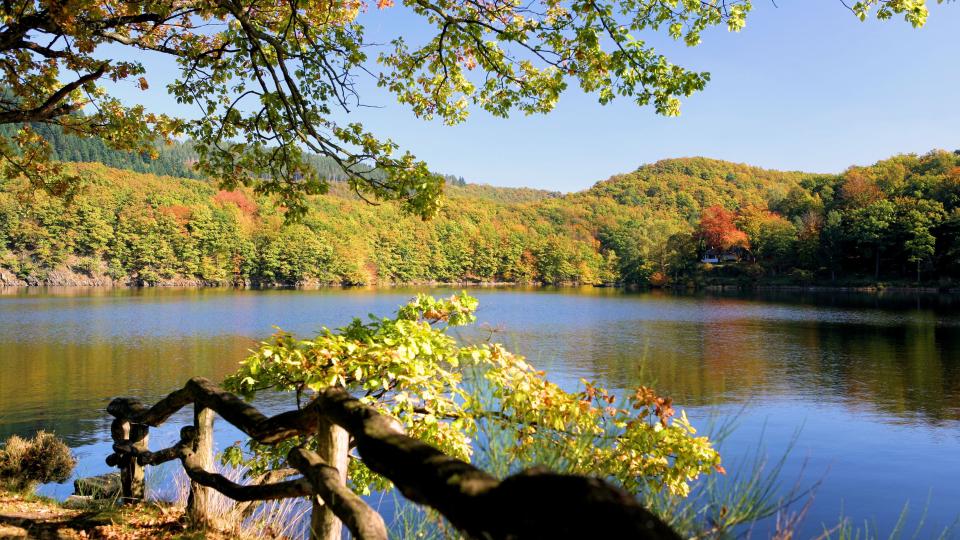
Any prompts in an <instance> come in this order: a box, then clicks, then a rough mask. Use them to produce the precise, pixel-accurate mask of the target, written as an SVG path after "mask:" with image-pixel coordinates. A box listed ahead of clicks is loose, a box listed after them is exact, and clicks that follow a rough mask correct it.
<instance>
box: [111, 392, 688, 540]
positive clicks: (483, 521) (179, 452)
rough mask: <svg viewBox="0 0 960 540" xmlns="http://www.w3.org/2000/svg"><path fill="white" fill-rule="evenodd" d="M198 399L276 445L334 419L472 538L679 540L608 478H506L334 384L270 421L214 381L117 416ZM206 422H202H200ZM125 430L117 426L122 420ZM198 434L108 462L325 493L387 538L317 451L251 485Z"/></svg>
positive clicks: (141, 414)
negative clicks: (412, 432)
mask: <svg viewBox="0 0 960 540" xmlns="http://www.w3.org/2000/svg"><path fill="white" fill-rule="evenodd" d="M191 403H193V404H194V406H195V407H197V408H198V410H204V409H207V410H210V411H215V412H216V413H217V414H219V415H220V416H221V417H222V418H224V419H225V420H227V421H228V422H230V423H231V424H233V425H234V426H236V427H237V428H239V429H240V430H241V431H243V432H244V433H246V434H247V435H248V436H249V437H251V438H252V439H255V440H256V441H258V442H260V443H263V444H276V443H278V442H280V441H283V440H285V439H287V438H290V437H293V436H295V435H312V434H314V433H316V431H317V426H318V423H319V422H320V421H321V420H323V421H328V422H331V423H333V424H336V425H338V426H340V427H342V428H343V429H344V430H346V431H347V432H348V433H349V434H350V436H351V437H352V438H353V440H354V442H355V445H356V449H357V451H358V452H359V454H360V457H361V458H362V459H363V461H364V463H365V464H366V465H367V466H368V467H369V468H370V469H371V470H373V471H374V472H377V473H379V474H381V475H383V476H384V477H386V478H387V479H389V480H390V481H392V482H393V483H394V485H395V486H396V487H397V488H398V489H399V490H400V492H401V493H403V495H404V496H406V497H407V498H408V499H410V500H411V501H413V502H416V503H419V504H424V505H427V506H430V507H432V508H434V509H436V510H437V511H438V512H440V513H441V514H442V515H443V516H444V517H445V518H446V519H447V520H449V521H450V523H451V524H452V525H453V526H455V527H456V528H458V529H460V530H461V531H463V532H464V533H466V534H467V535H468V536H470V537H474V538H489V539H504V540H506V539H524V538H571V539H573V538H576V539H580V538H637V539H646V540H661V539H663V540H679V538H680V537H679V536H678V535H677V533H676V532H675V531H673V530H672V529H671V528H670V527H669V526H668V525H666V524H665V523H664V522H663V521H661V520H660V519H659V518H657V517H656V516H655V515H654V514H652V513H650V512H649V511H648V510H646V509H645V508H644V507H643V506H642V505H640V503H639V502H638V501H637V500H636V498H635V497H633V496H632V495H630V494H629V493H627V492H626V491H624V490H622V489H620V488H618V487H615V486H613V485H612V484H610V483H608V482H605V481H603V480H601V479H598V478H590V477H584V476H576V475H565V474H556V473H553V472H550V471H546V470H542V469H531V470H527V471H524V472H521V473H519V474H516V475H513V476H510V477H508V478H506V479H504V480H502V481H500V480H498V479H497V478H495V477H493V476H492V475H490V474H488V473H486V472H484V471H482V470H480V469H478V468H476V467H474V466H473V465H471V464H469V463H467V462H465V461H462V460H459V459H456V458H454V457H451V456H448V455H446V454H444V453H443V452H441V451H440V450H438V449H437V448H434V447H433V446H431V445H429V444H427V443H425V442H423V441H420V440H418V439H414V438H412V437H409V436H408V435H407V434H406V433H405V432H404V430H403V428H402V427H401V426H400V424H399V423H398V422H397V421H396V420H394V419H392V418H390V417H387V416H385V415H382V414H380V413H379V412H377V411H376V410H375V409H373V408H372V407H369V406H367V405H364V404H363V403H361V402H360V401H359V400H358V399H356V398H354V397H352V396H351V395H350V394H349V393H348V392H347V391H346V390H344V389H342V388H328V389H326V390H324V391H322V392H320V394H319V395H318V396H317V397H316V398H315V399H314V400H313V401H311V402H310V403H309V404H308V405H307V406H306V407H304V408H302V409H299V410H296V411H289V412H285V413H281V414H278V415H276V416H272V417H267V416H265V415H263V414H262V413H260V411H258V410H257V409H256V408H255V407H253V406H252V405H250V404H248V403H246V402H244V401H243V400H242V399H240V398H239V397H237V396H235V395H233V394H230V393H228V392H224V391H222V390H221V389H219V388H218V387H217V386H216V385H214V384H213V383H211V382H210V381H208V380H206V379H202V378H195V379H191V380H190V381H188V382H187V384H186V385H185V386H184V387H183V388H182V389H180V390H177V391H175V392H173V393H171V394H170V395H168V396H167V397H166V398H164V399H162V400H161V401H159V402H158V403H157V404H156V405H154V406H153V407H149V408H148V407H145V406H144V405H142V404H141V403H140V402H139V401H138V400H136V399H132V398H117V399H115V400H113V401H112V402H111V403H110V406H109V407H108V411H109V412H110V413H111V414H112V415H114V416H115V417H117V420H118V421H120V427H122V425H123V422H132V423H136V424H141V425H144V426H156V425H159V424H161V423H163V422H164V421H165V420H167V419H168V418H170V416H171V415H173V414H174V413H176V412H177V411H178V410H180V409H181V408H183V407H185V406H187V405H189V404H191ZM198 423H199V420H198ZM115 424H117V422H115ZM197 436H198V433H197V430H196V429H195V428H193V427H188V428H184V429H183V430H181V441H180V443H178V444H177V445H175V446H174V447H172V448H167V449H164V450H160V451H158V452H153V453H151V452H149V451H148V450H146V448H145V447H143V448H137V447H136V445H134V444H132V442H131V441H129V440H127V438H126V437H124V438H121V439H117V437H116V434H115V442H114V452H115V454H113V455H111V456H109V457H108V458H107V460H108V463H111V462H112V463H114V464H123V463H125V461H124V460H127V461H126V462H134V463H137V464H140V465H145V464H153V463H161V462H163V461H168V460H170V459H173V458H172V457H171V456H176V457H179V458H180V461H181V463H182V464H183V467H184V469H185V470H186V471H187V475H188V476H189V477H190V479H191V481H193V482H196V483H197V484H199V485H202V486H206V487H210V488H213V489H215V490H217V491H219V492H220V493H223V494H224V495H226V496H228V497H230V498H232V499H234V500H238V501H252V500H266V499H277V498H287V497H301V496H308V495H318V496H320V497H321V498H322V499H323V501H324V502H325V506H326V507H327V508H329V509H330V510H331V511H332V512H333V513H334V514H335V515H336V516H337V517H338V518H339V519H341V520H343V522H344V523H345V524H346V525H347V526H348V528H350V530H351V532H352V533H353V534H354V536H356V537H358V538H364V539H376V540H380V539H381V538H385V537H386V532H385V527H384V526H383V520H382V518H380V516H379V515H377V514H376V512H375V511H373V509H371V508H370V507H369V506H368V505H366V503H364V502H363V500H362V499H360V498H359V497H357V496H356V495H354V494H353V493H352V492H350V491H349V490H347V488H346V487H345V486H344V485H343V483H342V476H341V474H342V469H341V468H339V467H336V468H335V467H331V466H330V464H328V463H327V462H326V461H324V460H323V459H321V457H320V456H319V455H317V454H314V453H312V452H309V451H307V450H304V449H294V450H293V451H291V452H290V454H289V455H288V456H287V459H288V461H289V462H290V464H291V465H293V466H294V467H295V468H297V469H298V470H299V471H300V472H301V473H302V474H303V475H304V477H305V478H299V479H295V480H288V481H283V482H273V483H267V484H262V485H247V486H242V485H239V484H236V483H234V482H232V481H230V480H228V479H226V478H224V477H223V476H222V475H219V474H216V473H212V472H209V471H207V470H206V467H207V466H208V464H207V463H205V462H203V460H201V459H200V457H198V455H197V452H196V451H195V450H194V448H195V444H196V439H197Z"/></svg>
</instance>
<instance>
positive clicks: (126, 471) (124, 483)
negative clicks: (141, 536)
mask: <svg viewBox="0 0 960 540" xmlns="http://www.w3.org/2000/svg"><path fill="white" fill-rule="evenodd" d="M110 434H111V436H112V437H113V442H114V443H117V444H129V445H130V446H131V447H132V448H133V449H134V450H137V451H146V450H147V449H148V447H147V443H148V440H149V435H150V431H149V428H148V427H147V426H146V424H134V423H132V422H130V421H129V420H127V419H124V418H115V419H114V420H113V423H111V424H110ZM118 465H119V467H120V487H121V491H120V495H121V497H122V498H123V501H124V502H136V501H142V500H143V498H144V495H145V491H146V489H145V482H144V471H143V466H142V465H140V464H139V463H138V462H137V459H136V458H135V457H131V456H124V457H123V459H121V460H120V463H118Z"/></svg>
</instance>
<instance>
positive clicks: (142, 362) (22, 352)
mask: <svg viewBox="0 0 960 540" xmlns="http://www.w3.org/2000/svg"><path fill="white" fill-rule="evenodd" d="M252 343H253V342H252V340H251V339H250V338H247V337H240V336H217V337H209V336H185V337H180V338H172V339H171V338H145V339H140V340H137V341H133V342H117V341H113V340H95V341H91V342H83V343H70V342H58V341H56V340H55V337H54V340H51V341H35V340H30V341H12V342H7V343H4V346H3V355H2V357H0V372H2V373H3V376H2V377H0V436H2V437H6V436H8V435H10V434H13V433H17V434H29V433H33V432H34V431H36V430H38V429H47V430H52V431H55V432H56V433H57V435H59V436H60V437H62V438H64V439H65V440H67V442H68V443H69V444H70V445H71V446H79V445H83V444H88V443H91V442H94V441H99V440H101V439H102V438H103V437H104V436H105V435H104V434H105V433H107V432H109V422H107V420H106V414H105V412H104V409H105V407H106V405H107V403H108V402H109V400H110V399H111V398H113V397H116V396H120V395H136V396H141V397H142V398H144V399H148V400H149V399H151V398H153V397H161V396H163V395H165V394H167V393H168V392H170V391H172V390H174V389H176V388H178V387H180V386H182V385H183V383H184V381H186V380H187V379H189V378H190V377H193V376H197V375H201V376H206V377H211V378H214V379H219V378H221V377H223V376H224V375H226V374H227V373H229V372H232V371H233V370H234V369H235V368H236V365H237V362H238V361H239V360H240V359H242V358H243V357H244V356H245V354H246V352H247V350H248V349H249V348H250V346H251V345H252Z"/></svg>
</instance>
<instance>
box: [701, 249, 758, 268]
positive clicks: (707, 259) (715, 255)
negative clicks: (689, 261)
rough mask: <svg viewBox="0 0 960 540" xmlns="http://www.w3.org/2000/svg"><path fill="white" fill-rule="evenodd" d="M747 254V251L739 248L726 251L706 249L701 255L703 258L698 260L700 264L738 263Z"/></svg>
mask: <svg viewBox="0 0 960 540" xmlns="http://www.w3.org/2000/svg"><path fill="white" fill-rule="evenodd" d="M747 253H748V251H747V250H746V249H744V248H742V247H739V246H736V247H733V248H731V249H728V250H714V249H708V250H707V252H706V253H704V254H703V258H702V259H700V262H703V263H710V264H719V263H721V262H739V261H740V260H741V259H742V258H743V257H744V255H746V254H747Z"/></svg>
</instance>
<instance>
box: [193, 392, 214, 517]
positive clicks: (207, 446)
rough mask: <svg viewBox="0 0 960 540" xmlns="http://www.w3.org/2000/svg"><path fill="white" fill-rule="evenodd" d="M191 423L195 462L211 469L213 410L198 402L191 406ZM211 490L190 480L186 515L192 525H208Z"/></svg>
mask: <svg viewBox="0 0 960 540" xmlns="http://www.w3.org/2000/svg"><path fill="white" fill-rule="evenodd" d="M193 425H194V427H195V428H196V430H197V436H196V439H194V443H193V451H194V453H195V455H196V457H197V464H198V465H199V466H201V467H203V469H204V470H206V471H211V470H212V469H213V410H211V409H208V408H206V407H203V406H201V405H199V404H194V406H193ZM212 495H213V490H211V489H210V488H208V487H204V486H202V485H200V484H198V483H197V482H193V481H191V482H190V496H189V497H188V498H187V516H188V517H189V519H190V521H191V522H192V523H193V524H194V525H200V526H206V525H210V523H211V521H212V516H211V515H210V512H211V510H212V509H211V508H210V498H211V496H212Z"/></svg>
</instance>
